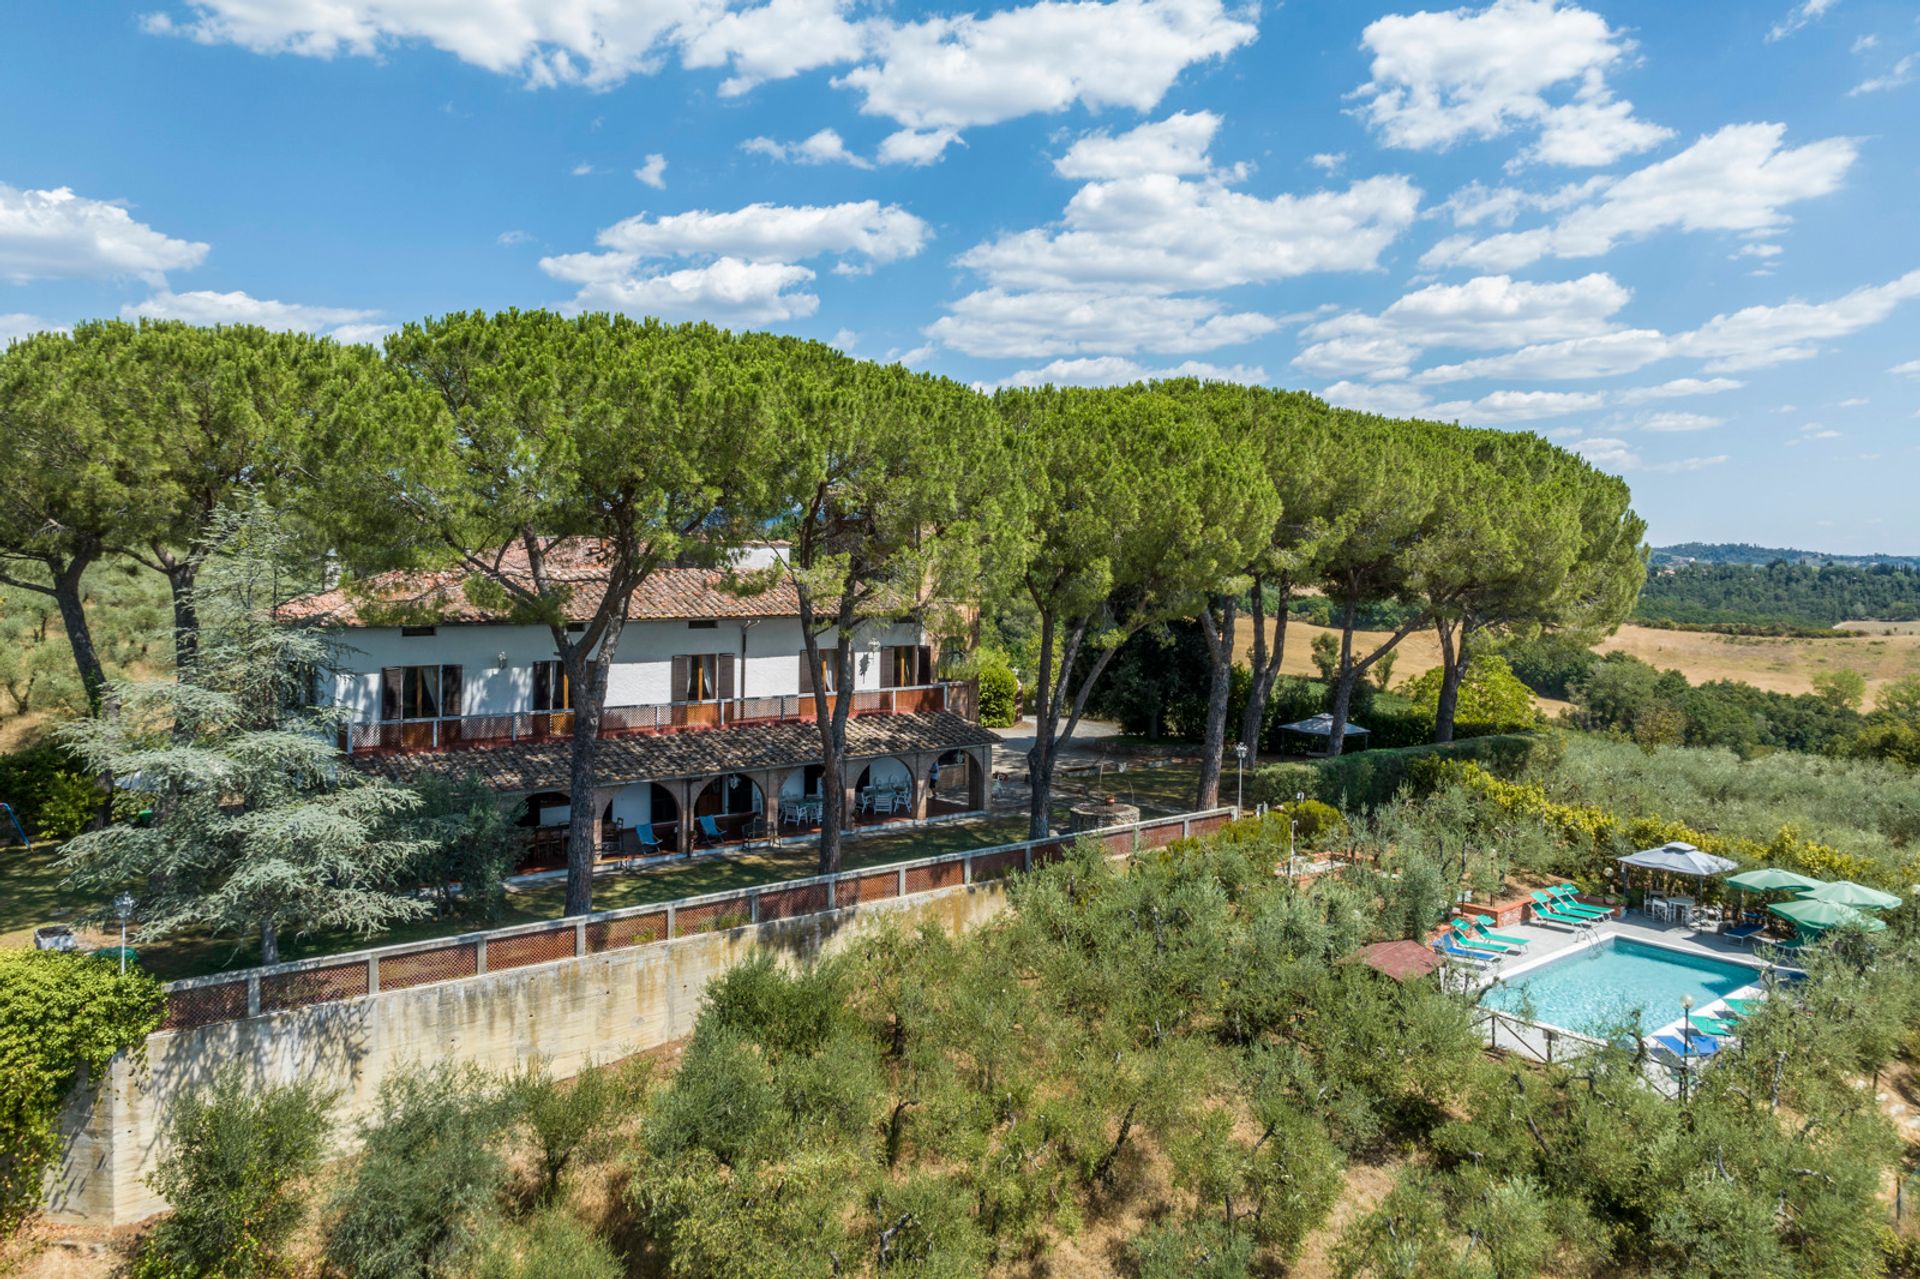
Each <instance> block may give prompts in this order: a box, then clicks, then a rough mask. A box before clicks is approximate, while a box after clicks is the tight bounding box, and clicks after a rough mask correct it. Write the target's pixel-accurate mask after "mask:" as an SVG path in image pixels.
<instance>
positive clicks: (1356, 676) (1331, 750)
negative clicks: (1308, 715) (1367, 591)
mask: <svg viewBox="0 0 1920 1279" xmlns="http://www.w3.org/2000/svg"><path fill="white" fill-rule="evenodd" d="M1353 613H1354V602H1353V599H1352V597H1348V599H1347V601H1346V606H1345V607H1344V608H1343V609H1342V610H1341V613H1340V665H1339V667H1338V668H1336V669H1337V670H1338V672H1339V673H1338V675H1337V676H1336V677H1335V679H1334V684H1333V711H1332V714H1333V723H1332V725H1331V726H1330V731H1329V732H1328V733H1327V754H1328V755H1329V756H1334V755H1338V754H1339V753H1340V751H1341V749H1342V748H1343V747H1345V746H1346V744H1347V712H1348V710H1349V709H1351V708H1352V706H1353V686H1354V685H1355V684H1357V683H1358V682H1359V681H1360V676H1361V674H1362V671H1361V668H1360V667H1359V666H1357V665H1356V664H1355V663H1354V660H1353Z"/></svg>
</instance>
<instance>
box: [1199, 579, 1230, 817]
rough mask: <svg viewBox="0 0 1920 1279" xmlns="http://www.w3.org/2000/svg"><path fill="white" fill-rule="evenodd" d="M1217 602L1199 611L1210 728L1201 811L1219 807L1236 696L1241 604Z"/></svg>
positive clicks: (1225, 597) (1202, 757) (1225, 598)
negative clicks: (1230, 713) (1237, 627)
mask: <svg viewBox="0 0 1920 1279" xmlns="http://www.w3.org/2000/svg"><path fill="white" fill-rule="evenodd" d="M1217 602H1218V607H1219V610H1220V611H1219V613H1218V615H1217V616H1216V614H1215V612H1214V608H1215V603H1216V601H1214V600H1209V601H1208V602H1207V604H1206V607H1204V608H1203V609H1201V611H1200V633H1201V634H1202V635H1203V636H1205V637H1206V641H1207V658H1208V666H1209V667H1210V668H1211V669H1210V671H1209V680H1208V685H1207V725H1206V731H1205V733H1204V734H1203V735H1202V738H1201V743H1202V744H1201V747H1200V787H1199V793H1198V795H1197V796H1196V798H1195V804H1196V806H1197V807H1199V808H1203V809H1206V808H1215V807H1218V806H1219V803H1220V774H1221V772H1222V770H1223V769H1224V768H1225V765H1226V750H1227V702H1228V701H1229V700H1230V698H1231V696H1232V694H1233V628H1234V623H1235V622H1236V621H1237V620H1238V614H1239V608H1240V601H1239V600H1238V599H1236V598H1234V597H1233V596H1231V595H1223V596H1220V597H1219V598H1218V601H1217Z"/></svg>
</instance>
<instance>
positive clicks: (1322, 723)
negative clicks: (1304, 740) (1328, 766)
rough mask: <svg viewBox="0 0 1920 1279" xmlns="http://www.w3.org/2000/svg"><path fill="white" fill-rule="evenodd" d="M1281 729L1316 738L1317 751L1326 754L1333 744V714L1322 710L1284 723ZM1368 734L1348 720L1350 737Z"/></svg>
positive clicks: (1284, 731) (1348, 734) (1285, 731)
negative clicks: (1318, 746) (1318, 747)
mask: <svg viewBox="0 0 1920 1279" xmlns="http://www.w3.org/2000/svg"><path fill="white" fill-rule="evenodd" d="M1280 731H1281V732H1283V733H1298V734H1300V736H1302V737H1309V738H1313V739H1315V740H1316V741H1318V742H1319V745H1320V749H1319V751H1318V752H1317V753H1319V754H1321V755H1324V754H1326V753H1327V749H1328V747H1329V746H1331V745H1332V744H1333V716H1332V715H1329V714H1327V713H1326V712H1325V711H1322V712H1321V713H1320V714H1318V715H1309V716H1308V717H1307V718H1306V719H1302V720H1296V721H1294V722H1293V723H1291V724H1282V725H1281V726H1280ZM1366 735H1367V730H1366V729H1364V728H1362V727H1360V726H1359V725H1358V724H1355V723H1353V722H1351V721H1349V722H1348V724H1347V736H1348V737H1365V736H1366Z"/></svg>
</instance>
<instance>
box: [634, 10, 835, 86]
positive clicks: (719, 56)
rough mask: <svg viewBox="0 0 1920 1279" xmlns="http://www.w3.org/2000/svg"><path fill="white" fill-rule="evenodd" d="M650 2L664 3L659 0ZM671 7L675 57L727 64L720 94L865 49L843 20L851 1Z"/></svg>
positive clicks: (698, 63) (832, 62)
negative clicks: (677, 13)
mask: <svg viewBox="0 0 1920 1279" xmlns="http://www.w3.org/2000/svg"><path fill="white" fill-rule="evenodd" d="M642 2H643V3H644V0H642ZM653 4H654V5H655V6H657V7H666V6H664V5H661V4H660V0H653ZM634 7H640V6H639V5H635V6H634ZM673 7H676V8H679V7H684V9H685V10H686V17H684V18H683V19H682V20H681V22H680V25H679V26H678V27H677V28H676V35H677V36H678V37H679V39H680V40H681V42H682V43H681V49H680V61H681V62H682V63H683V64H684V65H686V66H688V67H722V66H724V67H730V68H732V71H733V74H732V75H730V76H728V77H727V78H726V79H725V80H723V81H721V83H720V93H721V96H723V97H737V96H738V95H740V94H743V93H745V92H747V90H749V89H751V88H753V87H754V86H755V85H757V84H760V83H761V82H763V81H767V80H784V79H787V78H788V77H790V76H795V75H798V74H799V73H800V72H802V71H810V70H812V69H814V68H816V67H824V66H832V65H835V64H838V63H844V62H851V61H853V60H854V59H855V58H858V57H860V56H861V54H862V53H863V52H864V51H865V49H866V42H867V35H866V31H865V28H864V27H863V26H862V25H861V24H859V23H855V22H852V21H849V20H848V17H847V12H848V10H849V9H850V8H851V5H850V4H847V3H845V2H844V0H770V2H769V3H767V4H763V5H760V6H758V7H756V8H751V9H734V8H724V7H720V6H712V5H702V4H697V3H686V4H685V5H684V6H680V5H676V6H673Z"/></svg>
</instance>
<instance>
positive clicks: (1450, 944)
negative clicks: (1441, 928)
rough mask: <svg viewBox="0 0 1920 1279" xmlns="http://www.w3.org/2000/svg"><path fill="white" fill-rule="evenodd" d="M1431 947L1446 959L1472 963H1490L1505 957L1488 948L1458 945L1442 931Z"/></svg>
mask: <svg viewBox="0 0 1920 1279" xmlns="http://www.w3.org/2000/svg"><path fill="white" fill-rule="evenodd" d="M1433 948H1434V949H1435V950H1437V951H1439V952H1440V953H1441V954H1443V955H1445V956H1446V957H1447V958H1448V959H1464V960H1466V961H1467V962H1468V963H1472V964H1491V963H1495V962H1497V961H1498V960H1500V959H1503V958H1505V956H1503V955H1497V954H1495V953H1494V952H1493V951H1490V950H1475V949H1473V948H1471V947H1467V946H1462V945H1459V944H1458V943H1456V942H1455V941H1454V940H1453V938H1452V937H1451V936H1449V935H1447V934H1444V933H1443V934H1442V935H1441V937H1440V940H1439V941H1437V942H1435V943H1434V944H1433Z"/></svg>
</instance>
